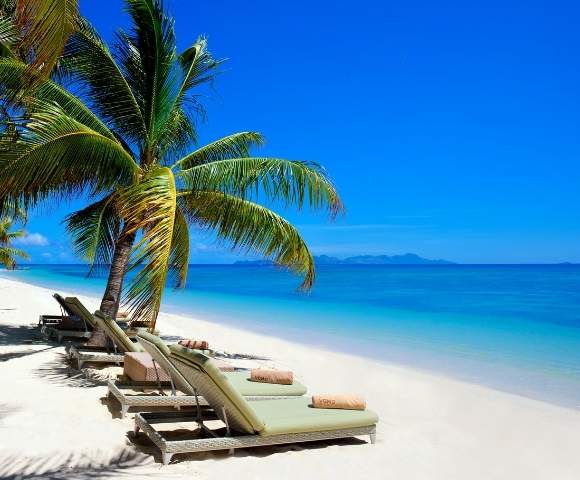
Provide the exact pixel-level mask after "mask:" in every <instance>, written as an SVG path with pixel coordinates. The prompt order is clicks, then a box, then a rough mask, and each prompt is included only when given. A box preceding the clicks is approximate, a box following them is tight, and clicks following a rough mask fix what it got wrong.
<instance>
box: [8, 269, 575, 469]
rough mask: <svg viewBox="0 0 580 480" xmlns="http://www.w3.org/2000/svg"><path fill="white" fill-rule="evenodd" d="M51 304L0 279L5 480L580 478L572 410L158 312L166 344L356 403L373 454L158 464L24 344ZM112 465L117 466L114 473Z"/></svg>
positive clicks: (46, 354) (364, 448)
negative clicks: (264, 361) (367, 411)
mask: <svg viewBox="0 0 580 480" xmlns="http://www.w3.org/2000/svg"><path fill="white" fill-rule="evenodd" d="M52 293H53V292H52V291H49V290H47V289H43V288H39V287H34V286H30V285H26V284H23V283H19V282H15V281H12V280H6V279H0V380H1V383H0V477H1V478H4V477H8V476H9V475H11V474H12V475H17V474H21V475H22V474H25V473H26V474H27V475H28V476H27V477H26V478H34V477H32V476H31V474H33V473H36V474H41V473H44V474H45V475H47V476H48V474H49V473H51V472H60V473H58V475H59V476H58V477H57V476H55V477H54V478H88V476H89V475H88V474H89V473H91V474H93V473H94V472H95V470H98V469H99V468H103V475H105V473H107V478H115V477H117V476H119V477H122V478H143V477H144V476H145V475H148V478H149V476H150V475H151V476H154V477H157V476H159V477H163V478H180V477H183V478H214V479H217V478H225V479H228V478H238V479H262V478H263V479H284V478H305V479H307V478H317V479H324V478H333V479H339V478H349V477H350V478H357V479H358V478H380V479H386V478H389V479H390V478H392V479H399V480H401V479H402V480H406V479H430V480H433V479H446V480H450V479H461V480H465V479H479V478H481V479H486V480H491V479H511V480H515V479H530V480H531V479H554V480H565V479H575V480H577V479H578V478H580V454H579V453H578V447H579V445H580V412H578V411H576V410H571V409H565V408H560V407H557V406H553V405H550V404H547V403H542V402H538V401H534V400H530V399H527V398H523V397H518V396H515V395H509V394H506V393H502V392H498V391H495V390H492V389H489V388H483V387H480V386H477V385H471V384H467V383H461V382H458V381H454V380H450V379H447V378H443V377H439V376H435V375H431V374H426V373H422V372H417V371H415V370H412V369H408V368H402V367H399V366H394V365H388V364H384V363H380V362H374V361H371V360H368V359H364V358H359V357H355V356H350V355H345V354H340V353H333V352H328V351H323V350H317V349H314V348H311V347H307V346H303V345H299V344H295V343H290V342H287V341H284V340H281V339H277V338H271V337H265V336H260V335H256V334H253V333H249V332H245V331H240V330H235V329H233V328H230V327H223V326H220V325H216V324H213V323H209V322H205V321H202V320H199V319H194V318H186V317H181V316H175V315H166V314H162V315H161V316H160V318H159V323H158V326H159V328H160V329H161V330H162V332H163V333H164V334H168V335H178V334H180V335H184V336H192V337H198V338H199V337H203V338H204V339H206V340H208V341H209V342H210V344H211V345H213V346H218V345H219V346H220V347H221V348H223V349H224V350H229V351H238V352H246V353H252V354H256V355H264V356H268V357H271V358H272V359H273V360H274V361H275V362H276V364H277V365H280V366H290V367H291V368H292V370H293V371H294V372H296V374H297V375H298V377H299V378H300V379H301V380H302V381H303V382H304V383H305V384H306V385H308V386H309V387H310V392H311V393H316V392H356V393H360V394H362V395H364V396H365V397H366V398H367V400H368V404H369V408H371V409H373V410H375V411H376V412H377V413H378V414H379V416H380V424H379V427H378V432H377V443H376V444H375V445H370V444H369V443H363V441H341V442H334V443H332V442H331V443H324V442H321V443H317V444H315V445H294V446H281V447H272V448H270V447H268V448H261V449H247V450H239V451H236V453H235V455H234V456H228V455H227V454H226V453H222V452H218V453H207V454H196V455H189V456H186V457H183V456H176V457H174V460H175V461H176V463H174V464H171V465H169V466H167V467H164V466H161V465H160V463H159V455H156V456H155V457H153V456H152V455H151V454H150V453H151V452H154V451H155V450H154V449H153V448H151V447H148V446H145V447H143V445H141V446H139V448H136V447H135V446H134V445H133V444H131V443H130V442H129V441H128V439H127V432H129V431H130V430H131V429H132V420H131V419H130V418H127V419H124V420H120V419H118V418H113V414H112V413H111V411H110V410H109V408H108V406H107V405H106V404H104V403H103V401H102V400H101V399H102V398H103V397H105V393H106V387H104V386H101V385H99V386H93V384H92V383H91V382H88V381H87V380H85V379H84V378H83V377H78V378H69V377H67V369H66V368H65V367H63V365H62V363H61V358H62V354H63V352H64V348H62V347H52V348H47V347H50V346H49V345H46V344H44V343H42V342H36V343H35V344H32V345H30V344H23V343H22V339H23V338H30V335H31V332H30V331H29V330H28V329H27V328H26V327H27V326H29V325H30V324H32V323H36V322H37V319H38V316H39V314H41V313H45V314H51V313H52V314H58V307H57V305H56V302H55V301H54V300H53V299H52V298H51V294H52ZM60 293H62V294H69V293H70V292H60ZM81 298H82V300H83V301H85V302H86V303H87V306H88V307H89V308H90V309H94V308H96V307H97V305H98V300H97V299H95V298H84V297H81ZM115 416H116V415H115ZM129 417H130V416H129ZM361 440H364V441H366V440H367V439H361ZM140 443H141V444H145V443H146V441H145V440H143V439H142V440H141V442H140ZM119 456H124V457H123V459H122V461H121V463H120V465H119V466H116V467H115V466H114V463H115V462H113V466H111V462H112V461H114V460H116V459H117V458H118V457H119ZM114 468H119V471H118V472H116V471H115V470H114ZM67 472H68V474H67ZM109 474H111V476H109ZM83 475H84V476H83ZM15 478H17V477H15ZM92 478H95V477H92Z"/></svg>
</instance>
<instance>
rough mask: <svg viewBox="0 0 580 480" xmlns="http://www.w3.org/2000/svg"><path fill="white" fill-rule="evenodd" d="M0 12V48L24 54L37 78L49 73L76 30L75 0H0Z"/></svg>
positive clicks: (20, 54) (12, 53) (12, 52)
mask: <svg viewBox="0 0 580 480" xmlns="http://www.w3.org/2000/svg"><path fill="white" fill-rule="evenodd" d="M0 15H1V16H2V18H1V19H0V49H2V50H3V53H4V54H8V55H11V56H13V55H16V56H17V57H19V58H23V57H25V59H26V60H27V61H28V62H29V64H30V71H33V70H34V72H35V73H36V75H34V76H32V78H33V79H36V78H43V77H46V76H48V75H50V73H51V71H52V69H53V67H54V66H55V64H56V62H57V60H58V58H59V56H60V54H61V53H62V50H63V48H64V46H65V44H66V42H67V40H68V39H69V37H70V35H71V34H72V33H73V32H74V30H75V26H76V22H77V20H78V17H79V6H78V0H0ZM6 43H8V44H9V46H7V45H6ZM38 73H40V74H41V75H40V76H39V75H38Z"/></svg>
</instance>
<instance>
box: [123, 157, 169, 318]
mask: <svg viewBox="0 0 580 480" xmlns="http://www.w3.org/2000/svg"><path fill="white" fill-rule="evenodd" d="M120 198H121V204H122V209H123V212H122V213H123V218H124V219H125V222H126V224H127V225H128V226H129V227H128V230H127V233H132V232H137V231H139V230H141V231H143V236H142V238H141V239H140V240H139V241H138V242H137V244H136V245H135V247H134V255H133V258H132V266H131V269H133V270H138V272H137V274H136V275H135V278H134V279H133V280H132V281H131V284H130V286H129V288H128V289H127V291H126V302H127V303H128V304H129V305H130V308H131V310H132V311H133V318H134V319H139V320H146V321H149V322H151V324H150V328H151V329H153V328H154V322H155V320H156V318H157V314H158V313H159V306H160V303H161V297H162V295H163V290H164V289H165V282H166V280H167V271H168V265H169V262H170V258H171V256H172V247H174V248H173V251H175V246H176V245H175V244H174V242H173V233H174V230H175V219H176V208H177V204H176V198H177V197H176V188H175V179H174V177H173V173H172V172H171V170H170V169H169V168H167V167H153V168H151V170H149V171H148V172H146V173H145V175H144V176H143V178H142V179H141V181H140V183H138V184H136V185H134V186H132V187H130V188H128V189H126V190H125V191H124V192H123V193H122V194H121V197H120Z"/></svg>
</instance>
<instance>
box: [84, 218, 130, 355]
mask: <svg viewBox="0 0 580 480" xmlns="http://www.w3.org/2000/svg"><path fill="white" fill-rule="evenodd" d="M134 241H135V233H130V234H127V233H126V228H124V229H123V231H122V232H121V235H120V236H119V239H118V240H117V243H116V244H115V253H114V254H113V259H112V261H111V269H110V270H109V278H108V280H107V288H106V289H105V293H104V294H103V298H102V300H101V306H100V310H101V312H103V313H104V314H105V315H107V316H109V317H111V318H113V319H115V318H116V317H117V312H118V310H119V302H120V301H121V292H122V290H123V280H124V278H125V273H127V266H128V265H129V257H130V255H131V248H132V247H133V242H134ZM87 345H98V346H102V347H104V346H106V345H107V337H106V335H105V332H103V330H102V329H100V328H99V327H96V328H95V329H94V330H93V333H92V334H91V338H90V339H89V341H88V342H87Z"/></svg>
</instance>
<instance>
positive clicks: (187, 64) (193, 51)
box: [176, 37, 224, 102]
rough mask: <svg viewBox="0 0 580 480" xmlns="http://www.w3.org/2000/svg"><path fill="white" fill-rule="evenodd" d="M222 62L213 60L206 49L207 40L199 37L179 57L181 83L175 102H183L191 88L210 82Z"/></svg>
mask: <svg viewBox="0 0 580 480" xmlns="http://www.w3.org/2000/svg"><path fill="white" fill-rule="evenodd" d="M223 62H224V60H214V58H213V57H212V55H211V53H210V52H209V51H208V49H207V40H206V39H205V38H204V37H199V38H198V39H197V41H196V42H195V43H194V44H193V45H192V46H191V47H189V48H188V49H186V50H185V51H184V52H182V53H181V54H180V55H179V63H180V64H181V68H182V70H183V81H182V82H181V86H180V87H179V92H178V94H177V96H176V99H177V101H178V102H181V101H183V99H184V98H186V95H187V93H188V92H189V91H190V90H191V89H192V88H194V87H197V86H199V85H202V84H204V83H207V82H211V81H212V80H213V79H214V77H215V75H216V74H217V73H218V72H217V69H218V67H219V66H220V65H221V64H222V63H223Z"/></svg>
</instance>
